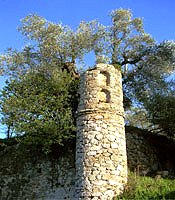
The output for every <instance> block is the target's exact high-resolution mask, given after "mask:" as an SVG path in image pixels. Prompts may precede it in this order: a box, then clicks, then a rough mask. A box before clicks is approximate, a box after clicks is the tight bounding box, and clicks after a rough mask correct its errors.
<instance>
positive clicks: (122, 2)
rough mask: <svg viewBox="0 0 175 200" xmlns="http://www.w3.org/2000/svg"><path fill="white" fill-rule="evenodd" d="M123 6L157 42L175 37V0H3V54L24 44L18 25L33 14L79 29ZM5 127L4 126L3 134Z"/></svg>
mask: <svg viewBox="0 0 175 200" xmlns="http://www.w3.org/2000/svg"><path fill="white" fill-rule="evenodd" d="M119 8H124V9H131V10H132V12H133V15H134V17H141V18H142V19H143V23H144V28H145V31H146V32H147V33H150V34H151V35H152V36H153V38H154V39H155V40H156V41H158V42H161V41H163V40H174V39H175V1H174V0H0V54H3V53H4V52H5V50H6V49H7V48H8V47H12V48H16V49H19V50H20V49H21V48H22V47H24V45H25V41H24V39H23V38H22V36H21V34H20V33H19V32H18V30H17V27H18V26H19V25H20V20H21V19H22V18H24V17H25V16H27V15H29V14H38V15H40V16H42V17H44V18H46V19H47V20H49V21H52V22H55V23H58V22H62V23H63V24H67V25H69V26H71V27H72V28H75V27H76V26H78V24H79V23H80V22H81V21H83V20H85V21H90V20H93V19H97V20H98V21H100V22H101V23H102V24H104V25H109V24H110V17H109V13H110V12H111V11H112V10H114V9H119ZM3 86H4V79H3V78H2V77H0V88H2V87H3ZM1 130H2V126H0V133H1V132H2V131H1ZM0 137H3V135H2V134H0Z"/></svg>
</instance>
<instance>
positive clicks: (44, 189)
mask: <svg viewBox="0 0 175 200" xmlns="http://www.w3.org/2000/svg"><path fill="white" fill-rule="evenodd" d="M20 151H21V150H20V149H18V146H13V147H8V148H7V149H5V150H4V151H1V152H0V158H1V162H0V200H63V199H64V200H65V199H69V200H71V199H72V196H73V192H74V182H75V166H74V163H75V161H74V158H75V156H74V152H73V151H70V152H67V154H65V155H64V157H63V156H60V155H59V154H58V158H57V159H55V158H49V157H46V156H44V155H41V154H40V153H37V152H36V154H34V152H32V153H31V152H27V150H25V151H26V152H21V153H20Z"/></svg>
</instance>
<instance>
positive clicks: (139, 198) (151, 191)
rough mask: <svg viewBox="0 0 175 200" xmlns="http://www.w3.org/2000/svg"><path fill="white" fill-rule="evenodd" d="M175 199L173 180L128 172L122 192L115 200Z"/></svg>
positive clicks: (174, 181)
mask: <svg viewBox="0 0 175 200" xmlns="http://www.w3.org/2000/svg"><path fill="white" fill-rule="evenodd" d="M126 199H135V200H148V199H154V200H155V199H156V200H160V199H175V180H170V179H163V178H160V179H156V178H151V177H141V176H136V175H134V174H133V173H131V174H129V178H128V185H127V186H126V188H125V191H124V193H123V194H122V195H121V196H120V197H116V198H115V200H126Z"/></svg>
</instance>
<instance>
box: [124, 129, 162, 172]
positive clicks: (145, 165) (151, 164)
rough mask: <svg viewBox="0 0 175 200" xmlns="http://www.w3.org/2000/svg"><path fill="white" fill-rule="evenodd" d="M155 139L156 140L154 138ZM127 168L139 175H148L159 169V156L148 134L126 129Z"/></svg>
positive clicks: (138, 130)
mask: <svg viewBox="0 0 175 200" xmlns="http://www.w3.org/2000/svg"><path fill="white" fill-rule="evenodd" d="M155 139H156V138H155ZM126 145H127V158H128V168H129V169H130V171H134V172H136V173H137V174H140V175H148V174H150V173H153V172H154V171H156V170H158V169H159V167H160V166H159V158H158V157H159V155H158V151H157V148H156V146H154V145H153V144H152V143H151V142H150V140H149V135H148V132H146V131H143V130H140V129H137V128H131V127H130V128H129V127H128V128H126Z"/></svg>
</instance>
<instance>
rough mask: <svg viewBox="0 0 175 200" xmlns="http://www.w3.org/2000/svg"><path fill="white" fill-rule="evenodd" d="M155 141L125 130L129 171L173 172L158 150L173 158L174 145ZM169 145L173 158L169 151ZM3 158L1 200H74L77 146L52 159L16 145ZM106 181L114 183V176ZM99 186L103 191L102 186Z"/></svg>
mask: <svg viewBox="0 0 175 200" xmlns="http://www.w3.org/2000/svg"><path fill="white" fill-rule="evenodd" d="M152 140H153V141H150V136H148V135H147V133H145V132H144V131H142V130H139V129H137V128H127V127H126V144H127V158H128V168H129V170H132V171H135V172H137V173H138V174H140V173H142V175H148V174H149V172H150V171H147V170H151V171H152V170H153V171H154V170H171V168H170V167H169V166H168V168H167V166H164V165H165V164H166V155H164V154H162V152H159V151H160V150H161V151H163V150H164V151H166V152H167V154H168V155H170V156H171V157H172V158H174V157H173V152H174V149H173V144H171V143H168V141H166V140H165V138H163V140H161V141H159V140H160V137H156V136H154V139H152ZM158 141H159V143H158V144H159V145H158V144H157V142H158ZM161 145H162V146H161ZM163 145H164V146H163ZM68 146H69V145H68ZM167 146H168V148H170V149H169V152H172V155H171V154H170V153H169V152H168V151H167V150H168V148H167ZM20 152H22V153H20ZM107 155H108V156H109V154H107ZM162 155H163V158H162V160H161V162H160V156H162ZM109 158H110V157H109ZM0 159H1V161H0V200H63V199H67V200H72V199H73V194H74V189H75V185H74V184H75V148H74V147H70V149H69V150H68V149H63V150H62V151H61V152H60V151H56V153H55V156H54V158H52V156H44V155H42V154H41V153H40V152H38V150H36V151H35V150H33V149H32V151H31V150H29V149H27V148H25V149H21V148H20V147H19V146H16V145H14V146H12V147H8V148H5V149H4V150H3V151H2V150H1V151H0ZM163 159H164V160H163ZM107 162H108V159H107ZM173 166H175V164H174V165H173ZM173 170H174V169H173ZM144 173H148V174H144ZM97 176H98V175H97ZM98 177H99V176H98ZM94 178H96V177H94ZM106 178H108V180H112V179H111V177H106ZM96 180H97V179H96ZM98 187H99V188H100V187H101V185H99V186H98Z"/></svg>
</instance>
